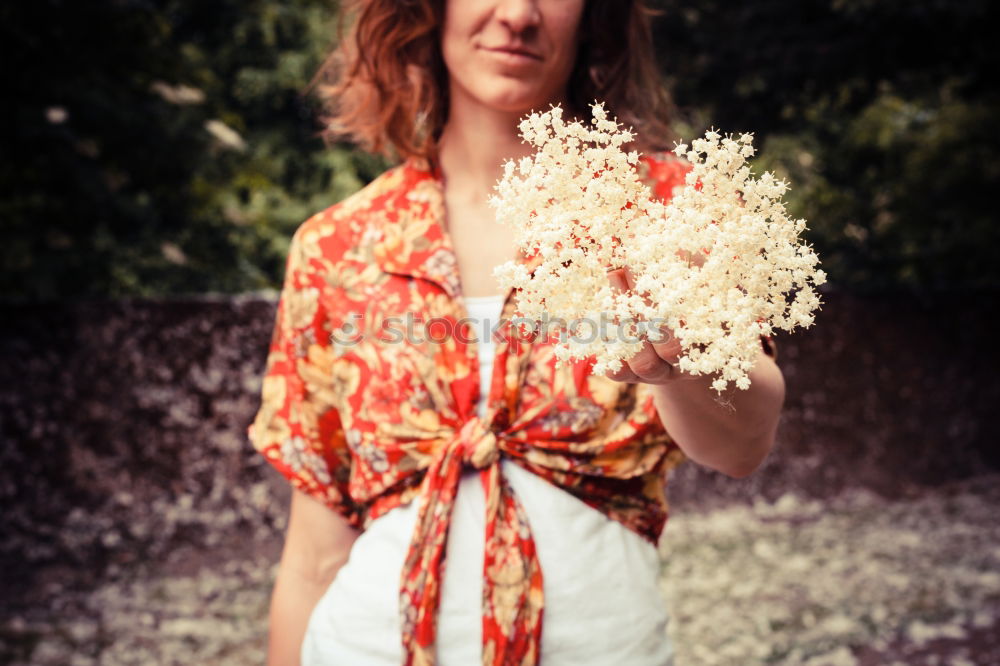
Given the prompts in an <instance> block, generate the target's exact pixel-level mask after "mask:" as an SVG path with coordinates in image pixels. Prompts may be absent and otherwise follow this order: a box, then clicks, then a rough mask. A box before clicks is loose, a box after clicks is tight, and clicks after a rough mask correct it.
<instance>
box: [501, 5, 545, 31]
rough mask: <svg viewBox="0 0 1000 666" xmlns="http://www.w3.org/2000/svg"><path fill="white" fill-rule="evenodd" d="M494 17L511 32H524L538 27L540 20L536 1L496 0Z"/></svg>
mask: <svg viewBox="0 0 1000 666" xmlns="http://www.w3.org/2000/svg"><path fill="white" fill-rule="evenodd" d="M496 17H497V19H498V20H500V22H501V23H504V24H506V25H507V27H509V28H510V30H511V31H512V32H515V33H520V32H524V31H525V30H527V29H528V28H532V27H535V26H536V25H538V22H539V21H540V20H541V13H540V12H539V11H538V0H498V2H497V8H496Z"/></svg>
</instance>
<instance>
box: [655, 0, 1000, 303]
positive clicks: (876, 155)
mask: <svg viewBox="0 0 1000 666" xmlns="http://www.w3.org/2000/svg"><path fill="white" fill-rule="evenodd" d="M659 4H660V6H661V7H662V8H663V9H664V16H663V18H662V20H661V21H660V24H659V26H658V35H657V43H658V44H659V45H660V50H661V55H662V56H663V66H664V68H665V70H666V71H667V72H668V73H669V75H670V78H671V82H672V88H673V90H674V94H675V96H676V98H677V101H678V103H679V104H680V105H681V109H682V111H683V116H682V117H683V120H684V121H685V122H684V123H682V124H681V129H682V131H683V132H684V135H685V137H690V136H692V135H694V134H699V133H700V132H701V131H702V130H703V129H705V127H706V126H708V125H709V124H711V125H714V126H715V127H717V128H720V129H722V130H724V131H730V132H738V131H749V130H753V131H755V133H756V137H757V145H758V146H762V147H763V149H762V151H761V153H760V155H759V157H758V159H757V160H756V162H755V168H756V170H758V171H760V170H764V169H768V170H773V171H776V172H777V173H778V174H780V175H782V176H784V177H787V178H788V179H789V180H790V181H791V183H792V185H793V190H792V191H791V192H790V194H789V200H790V203H791V208H792V210H793V212H794V213H795V214H796V216H800V217H805V218H806V219H807V220H809V227H810V230H809V232H808V239H809V241H810V242H812V243H814V245H815V246H816V249H817V251H818V252H819V254H820V257H821V258H822V260H823V265H824V268H825V269H826V270H827V271H828V273H829V274H830V277H831V281H832V283H834V284H836V285H839V286H841V287H849V288H851V289H853V290H886V289H900V288H902V289H909V290H916V291H921V292H926V291H930V290H951V289H958V288H996V287H998V286H1000V261H998V259H1000V257H998V254H997V253H998V248H1000V231H998V229H1000V226H998V225H997V224H995V223H994V218H995V215H994V213H993V210H994V209H993V203H992V201H990V200H989V199H991V198H992V197H993V193H994V192H996V191H997V189H998V188H997V186H998V184H1000V166H998V157H1000V141H998V138H997V135H996V133H995V132H993V131H992V129H993V128H992V125H993V122H994V119H995V118H997V117H998V112H1000V91H998V89H997V87H996V83H995V82H994V81H993V77H992V76H991V74H992V72H993V71H994V70H996V69H997V66H998V65H1000V62H998V50H997V49H995V48H991V44H992V41H993V36H992V34H991V32H992V30H993V27H992V26H995V25H996V24H997V19H998V18H1000V17H998V13H1000V12H998V7H997V5H996V3H991V2H989V1H988V0H948V1H945V0H938V1H935V0H916V1H909V2H907V1H904V0H879V1H878V2H876V1H875V0H823V1H820V0H794V1H792V0H760V1H757V2H752V3H742V4H734V3H728V2H723V1H722V0H702V1H701V2H698V3H696V4H695V5H694V6H692V5H691V3H684V2H680V1H679V0H666V1H665V2H661V3H659Z"/></svg>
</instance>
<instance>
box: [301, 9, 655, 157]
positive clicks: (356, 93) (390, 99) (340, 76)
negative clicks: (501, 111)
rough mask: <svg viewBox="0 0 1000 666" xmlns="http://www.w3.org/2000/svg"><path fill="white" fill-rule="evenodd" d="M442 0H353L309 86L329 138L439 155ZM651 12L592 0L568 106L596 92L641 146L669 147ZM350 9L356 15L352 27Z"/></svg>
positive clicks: (443, 88)
mask: <svg viewBox="0 0 1000 666" xmlns="http://www.w3.org/2000/svg"><path fill="white" fill-rule="evenodd" d="M444 1H445V0H402V1H401V0H354V1H353V2H351V3H348V4H349V7H348V8H347V13H346V14H342V16H341V18H342V20H341V24H340V29H339V33H340V39H339V46H338V47H337V48H336V49H335V50H333V51H332V52H331V53H330V55H329V56H328V57H327V58H326V60H325V61H324V62H323V64H322V66H321V67H320V68H319V70H318V71H317V73H316V76H315V77H314V78H313V80H312V82H311V83H310V85H309V89H310V90H311V89H316V91H317V94H318V97H319V99H320V101H321V103H322V107H323V115H322V117H321V120H322V121H323V123H324V129H323V130H322V132H321V134H322V135H323V137H324V138H325V139H326V140H327V141H328V142H334V141H337V140H342V139H349V140H352V141H354V142H356V143H358V144H360V145H361V146H362V147H363V148H364V149H365V150H368V151H369V152H372V153H380V154H382V155H385V156H386V157H389V158H391V159H392V158H397V157H401V158H407V157H422V158H429V159H434V156H435V152H436V148H437V140H438V138H439V137H440V135H441V130H442V129H443V128H444V125H445V122H446V121H447V119H448V117H447V116H448V74H447V71H446V69H445V65H444V60H443V57H442V55H441V26H442V25H443V22H444ZM655 14H656V12H655V11H654V10H653V9H651V8H650V7H648V6H647V5H646V3H645V2H644V0H587V2H586V6H585V7H584V13H583V17H582V20H581V24H580V30H581V35H580V48H579V52H578V54H577V59H576V65H575V66H574V69H573V72H572V74H571V75H570V80H569V90H568V92H569V105H570V106H571V107H572V108H571V109H568V111H570V112H572V113H575V114H578V115H579V114H581V111H582V110H585V109H588V108H589V105H590V104H591V103H592V102H594V101H595V100H600V101H603V102H605V108H607V109H608V112H609V113H610V114H612V115H613V116H616V117H617V119H618V121H619V122H621V123H623V124H624V125H625V126H631V127H632V128H633V129H634V130H635V132H636V134H637V137H638V138H637V142H636V144H637V145H636V147H638V148H639V149H641V150H644V151H649V150H664V149H667V148H668V142H669V141H670V140H672V139H673V138H674V136H673V132H672V131H671V129H670V125H669V121H670V118H671V117H672V111H673V106H672V104H671V101H670V97H669V95H668V93H667V89H666V86H665V85H664V83H663V81H662V79H661V76H660V72H659V69H658V67H657V64H656V57H655V53H654V50H653V39H652V29H651V19H652V17H653V16H654V15H655ZM345 16H349V17H351V19H353V20H352V21H351V24H350V28H349V30H348V32H347V34H346V35H345V34H344V20H343V19H344V17H345ZM588 115H589V114H588Z"/></svg>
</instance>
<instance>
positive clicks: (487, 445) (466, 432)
mask: <svg viewBox="0 0 1000 666" xmlns="http://www.w3.org/2000/svg"><path fill="white" fill-rule="evenodd" d="M457 442H458V446H460V447H461V450H462V462H463V463H465V464H466V465H469V466H470V467H474V468H475V469H486V468H487V467H489V466H490V465H492V464H493V463H495V462H497V461H498V460H499V459H500V442H499V440H498V439H497V433H496V432H494V431H493V430H492V429H490V428H487V427H486V425H485V424H484V423H483V419H481V418H479V417H478V416H473V417H472V418H470V419H469V420H468V421H466V422H465V425H463V426H462V429H461V430H459V431H458V437H457Z"/></svg>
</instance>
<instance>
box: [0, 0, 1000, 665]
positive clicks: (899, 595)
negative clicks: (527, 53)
mask: <svg viewBox="0 0 1000 666" xmlns="http://www.w3.org/2000/svg"><path fill="white" fill-rule="evenodd" d="M653 4H654V5H655V6H656V7H658V8H660V9H662V15H661V16H660V17H659V18H658V19H657V21H656V45H657V48H658V52H659V57H660V62H661V65H662V69H663V71H664V73H665V74H666V75H667V80H668V82H669V85H670V88H671V91H672V94H673V97H674V99H675V102H676V104H677V106H678V116H677V118H676V119H675V127H676V129H677V132H678V133H679V134H680V135H681V136H682V137H684V138H691V137H694V136H697V135H700V134H701V133H702V132H703V131H704V129H706V128H707V127H709V126H714V127H716V128H719V129H721V130H723V131H726V132H741V131H753V132H754V133H755V137H756V145H757V146H759V147H760V149H761V150H760V154H759V156H758V157H757V158H756V159H755V162H754V164H755V168H756V170H757V171H762V170H765V169H766V170H772V171H775V172H776V173H778V174H779V175H780V176H782V177H785V178H787V179H788V180H790V182H791V183H792V190H791V192H790V193H789V196H788V201H789V203H790V207H791V208H792V211H793V213H794V214H795V215H796V216H799V217H805V218H806V219H807V220H808V221H809V229H808V231H807V233H806V238H807V240H808V242H810V243H811V244H813V245H814V247H815V249H816V251H817V253H818V254H819V256H820V258H821V260H822V263H823V268H824V269H825V270H826V271H827V273H828V275H829V278H830V282H829V284H828V285H824V287H823V288H822V289H821V291H822V294H823V300H824V305H823V309H822V311H821V312H820V314H819V316H818V318H817V323H816V325H815V326H814V327H812V328H811V329H808V330H805V331H799V332H796V333H795V334H793V335H789V336H783V337H779V339H778V345H779V364H780V365H781V367H782V370H783V371H784V373H785V377H786V381H787V385H788V397H787V400H786V407H785V411H784V413H783V420H782V425H781V428H780V430H779V443H778V447H777V449H776V450H775V452H774V453H773V454H772V456H771V458H769V460H768V461H767V462H766V463H765V465H764V467H762V468H761V470H759V471H758V472H757V473H756V474H755V475H754V476H752V477H750V478H748V479H744V480H739V481H737V480H733V479H729V478H726V477H723V476H721V475H717V474H714V473H712V472H709V471H707V470H704V469H701V468H698V467H697V466H695V465H694V464H693V463H688V464H687V465H684V466H682V467H681V468H679V469H678V470H676V472H674V473H673V476H672V477H671V479H670V484H669V487H670V499H671V503H672V505H673V513H672V515H671V519H670V522H669V523H668V527H667V530H666V531H665V533H664V538H663V542H662V544H661V548H662V550H663V554H664V580H663V587H664V593H665V594H666V595H667V596H668V599H669V601H670V607H671V608H673V609H674V617H675V622H674V623H673V625H672V627H671V632H672V634H673V635H674V636H675V638H676V642H677V644H678V652H679V659H680V661H679V662H678V663H679V666H680V665H682V664H683V665H689V664H690V665H696V664H741V665H746V664H779V663H780V664H813V665H818V664H855V663H857V664H892V663H898V664H908V665H909V664H924V663H926V664H942V665H951V666H965V665H966V664H990V663H1000V639H998V638H997V636H998V635H1000V631H998V629H1000V546H998V544H1000V539H998V537H1000V511H998V509H1000V506H998V501H1000V485H998V484H997V483H996V481H998V480H1000V476H998V471H1000V452H998V446H997V445H998V443H1000V441H998V427H997V423H996V420H995V419H994V418H993V415H994V412H995V410H996V405H997V404H998V400H1000V390H998V382H997V381H996V379H995V377H994V374H995V371H996V369H997V368H998V367H1000V363H998V362H997V361H998V358H997V356H998V353H997V345H996V344H995V340H994V337H995V336H994V335H993V331H992V325H991V323H992V320H991V317H992V316H991V315H989V313H990V312H996V311H997V305H998V298H997V296H998V293H1000V224H998V220H997V215H996V213H995V211H996V198H997V196H998V193H1000V187H998V185H1000V134H998V133H997V131H996V123H997V120H998V111H1000V90H998V86H997V83H996V80H997V77H995V75H990V74H989V72H991V71H994V72H995V71H996V70H997V69H998V64H1000V63H998V59H1000V58H998V53H1000V49H996V48H995V46H994V41H995V37H994V36H993V34H992V33H993V32H994V31H995V26H996V25H997V24H998V23H997V21H998V18H1000V16H998V14H1000V6H998V5H997V4H996V3H994V2H990V1H989V0H909V1H903V0H752V1H749V2H744V3H727V2H721V1H718V0H695V1H694V2H679V1H675V0H662V1H660V2H656V3H653ZM337 14H338V7H337V3H335V2H328V1H320V0H288V1H286V2H280V3H278V2H272V1H266V0H241V1H239V2H236V1H235V0H200V1H199V2H194V1H192V0H175V1H167V0H146V1H141V0H91V1H89V2H86V3H81V2H75V3H74V2H63V1H58V0H36V1H35V2H32V3H27V2H13V3H4V4H3V5H2V6H0V54H2V60H0V72H2V77H3V89H4V91H5V92H6V93H7V100H8V101H7V102H6V103H4V104H3V105H2V106H0V118H2V121H0V229H2V233H3V242H2V243H0V256H2V266H3V268H2V272H0V320H2V321H3V325H2V335H0V360H2V363H0V438H2V439H0V530H2V531H0V535H2V541H0V581H2V582H0V662H2V663H11V664H93V663H102V664H104V663H107V664H147V663H148V664H172V663H178V664H185V663H191V662H193V661H197V662H199V663H207V664H214V663H218V664H223V663H234V664H235V663H240V664H245V663H263V648H264V644H265V640H266V607H267V596H268V594H269V591H270V589H269V586H270V583H271V580H272V578H273V574H274V569H273V565H274V563H275V562H276V561H277V557H278V552H279V548H280V545H281V536H282V530H283V528H284V524H285V518H286V511H287V498H288V489H287V488H286V487H285V484H284V482H283V480H282V479H280V478H278V477H277V476H276V474H273V473H272V472H271V470H270V469H269V468H268V467H267V465H266V463H264V462H263V461H262V460H258V456H257V455H256V454H255V453H254V452H253V450H252V447H251V446H250V444H249V442H248V441H247V440H246V437H245V429H246V426H247V425H248V424H249V422H250V420H251V419H252V417H253V415H254V413H255V411H256V408H257V407H258V405H259V390H260V374H261V372H262V370H263V363H264V359H265V355H266V351H267V344H268V342H269V339H270V333H271V327H272V325H273V317H274V307H275V298H276V295H277V292H276V289H277V288H278V287H279V285H280V281H281V278H282V274H283V269H284V261H285V257H286V255H287V250H288V243H289V240H290V238H291V234H292V232H293V231H294V230H295V228H296V227H297V226H298V224H300V223H301V222H302V221H303V220H305V219H306V218H307V217H308V216H309V215H311V214H312V213H314V212H317V211H319V210H322V209H323V208H325V207H327V206H329V205H331V204H333V203H335V202H337V201H339V200H340V199H342V198H343V197H345V196H346V195H348V194H350V193H351V192H353V191H355V190H357V189H358V188H360V187H361V186H363V185H364V184H365V183H366V182H368V181H370V180H371V179H372V178H373V177H374V176H376V175H377V174H378V173H380V172H381V171H382V170H383V169H384V168H385V167H386V166H387V165H388V163H387V162H385V161H384V160H382V159H380V158H374V157H372V156H369V155H365V154H364V153H361V152H359V151H357V150H354V149H352V148H351V147H350V146H346V145H344V146H335V147H332V148H331V147H326V146H324V145H323V143H322V141H321V140H320V139H319V138H318V135H317V132H318V129H319V127H318V125H317V123H316V120H315V112H316V109H317V107H316V103H315V101H314V100H312V99H311V98H309V97H308V96H305V95H304V94H303V91H304V89H305V88H306V85H307V84H308V82H309V80H310V78H311V76H312V75H313V73H314V72H315V70H316V68H317V67H318V65H319V63H320V61H321V59H322V57H323V56H324V54H325V53H326V52H327V51H328V49H329V48H330V47H331V45H332V44H333V39H334V37H335V29H334V28H335V25H336V19H337ZM991 78H992V79H994V82H993V83H990V79H991Z"/></svg>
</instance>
